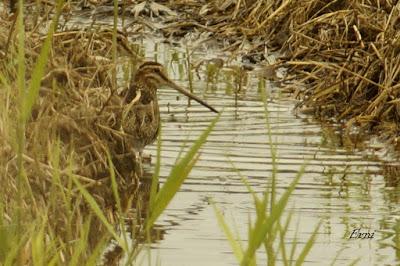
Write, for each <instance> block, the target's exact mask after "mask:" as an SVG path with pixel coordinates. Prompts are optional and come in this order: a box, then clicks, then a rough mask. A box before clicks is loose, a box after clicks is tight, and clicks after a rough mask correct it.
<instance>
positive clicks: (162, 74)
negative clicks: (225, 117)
mask: <svg viewBox="0 0 400 266" xmlns="http://www.w3.org/2000/svg"><path fill="white" fill-rule="evenodd" d="M134 82H135V83H141V84H143V85H144V86H145V87H146V88H147V89H154V90H158V89H159V88H160V87H163V86H167V87H170V88H173V89H175V90H177V91H179V92H180V93H182V94H184V95H186V96H187V97H189V98H191V99H193V100H195V101H197V102H198V103H200V104H202V105H204V106H205V107H207V108H208V109H210V110H211V111H213V112H215V113H218V111H217V110H216V109H215V108H213V107H212V106H210V105H209V104H208V103H206V102H205V101H203V100H202V99H200V98H199V97H198V96H196V95H194V94H192V93H191V92H189V91H188V90H185V89H183V88H181V87H180V86H179V85H177V84H176V83H175V82H173V81H172V80H170V79H169V78H168V75H167V72H166V70H165V68H164V66H163V65H161V64H159V63H156V62H150V61H149V62H144V63H142V64H141V65H140V66H139V68H138V70H137V71H136V75H135V79H134Z"/></svg>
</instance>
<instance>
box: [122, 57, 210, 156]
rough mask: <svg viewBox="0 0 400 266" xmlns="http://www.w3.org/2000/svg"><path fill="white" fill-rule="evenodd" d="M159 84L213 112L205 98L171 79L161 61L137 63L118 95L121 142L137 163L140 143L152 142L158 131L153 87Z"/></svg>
mask: <svg viewBox="0 0 400 266" xmlns="http://www.w3.org/2000/svg"><path fill="white" fill-rule="evenodd" d="M162 86H168V87H171V88H174V89H176V90H178V91H179V92H181V93H183V94H185V95H186V96H188V97H189V98H192V99H194V100H196V101H197V102H199V103H201V104H202V105H204V106H206V107H208V108H209V109H210V110H212V111H214V112H217V111H216V110H215V109H214V108H213V107H211V106H210V105H208V104H207V103H206V102H204V101H203V100H201V99H200V98H198V97H197V96H195V95H193V94H191V93H190V92H188V91H186V90H184V89H182V88H181V87H179V86H178V85H176V84H175V83H174V82H173V81H171V80H170V79H169V78H168V77H167V74H166V72H165V70H164V67H163V66H162V65H161V64H159V63H156V62H145V63H143V64H141V65H140V66H139V68H138V70H137V72H136V74H135V77H134V79H133V81H132V83H131V84H130V86H129V88H128V90H127V91H126V92H125V93H124V94H123V95H122V97H123V101H122V102H123V105H124V106H125V108H124V111H123V114H122V117H121V123H120V125H121V129H122V130H123V131H124V133H125V136H126V137H125V145H124V146H126V147H127V148H129V149H132V150H133V151H134V153H135V157H136V160H138V161H139V164H140V163H141V162H140V161H141V156H140V154H141V153H142V151H143V149H144V147H145V146H147V145H149V144H151V143H153V142H154V141H155V140H156V138H157V135H158V132H159V128H160V110H159V105H158V100H157V90H158V89H159V88H160V87H162Z"/></svg>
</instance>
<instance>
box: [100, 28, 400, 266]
mask: <svg viewBox="0 0 400 266" xmlns="http://www.w3.org/2000/svg"><path fill="white" fill-rule="evenodd" d="M138 39H139V41H137V43H139V44H141V45H142V47H143V49H144V53H145V55H146V56H147V57H148V58H151V60H154V59H157V61H158V62H160V63H163V64H164V65H165V66H168V71H169V75H170V76H171V77H174V79H175V81H176V82H178V83H180V85H183V86H186V87H187V86H188V85H189V84H190V83H191V84H192V85H193V89H194V92H195V93H196V94H198V95H202V96H203V97H204V98H205V99H206V100H207V102H208V103H210V104H211V105H212V106H214V107H216V108H217V109H218V110H221V111H222V110H223V114H222V117H221V119H220V121H219V123H218V124H217V127H216V129H215V130H214V131H213V133H212V134H211V135H210V136H209V138H208V142H207V144H206V145H205V147H204V148H203V149H202V153H201V157H200V160H199V161H198V162H197V164H196V167H195V168H194V169H193V171H192V172H191V174H190V176H189V178H188V179H187V180H186V181H185V183H184V185H183V186H182V188H181V190H180V192H179V193H178V194H177V195H176V197H175V198H174V200H173V201H172V203H171V205H170V206H169V207H168V209H167V211H166V212H165V213H164V214H163V216H162V217H161V218H160V219H159V221H158V222H157V225H156V227H155V229H154V234H152V235H155V236H156V237H154V239H153V243H152V244H151V256H152V260H151V261H152V264H157V261H161V264H162V265H174V266H175V265H204V264H206V263H209V264H210V265H237V262H236V260H235V257H234V255H233V254H232V251H231V249H230V247H229V244H228V242H227V240H226V237H225V236H224V234H223V233H222V230H221V229H220V228H219V227H218V224H217V220H216V217H215V214H214V211H213V209H212V206H211V205H210V204H209V199H210V198H212V199H213V201H215V202H216V203H217V205H218V207H219V208H220V209H222V211H223V213H224V215H225V217H226V219H227V221H228V222H230V224H231V225H233V226H234V228H235V230H236V231H237V233H238V234H239V235H240V238H241V239H242V240H243V241H246V240H247V225H248V221H249V218H250V217H253V218H254V215H255V210H254V205H253V201H252V198H251V196H250V195H249V193H248V191H247V189H246V187H245V186H244V185H243V182H242V179H241V178H242V177H245V178H247V180H248V182H249V184H250V185H251V186H252V187H253V189H254V190H255V191H257V192H260V193H262V192H263V191H265V188H266V186H268V184H269V180H270V178H271V175H272V169H273V166H272V165H271V161H272V159H271V158H272V155H271V151H270V147H271V146H270V143H269V141H268V134H271V137H272V140H273V144H274V145H275V146H276V147H277V155H278V160H277V168H278V175H277V188H278V193H279V194H282V193H283V192H284V191H285V190H286V189H287V187H288V185H289V184H290V183H291V181H292V180H293V179H294V177H295V175H296V173H297V172H298V170H299V169H300V167H301V166H302V165H306V166H307V167H306V171H305V173H304V174H303V176H302V178H301V180H300V184H299V185H298V186H297V188H296V190H295V191H294V193H293V195H292V197H291V199H290V202H289V205H288V208H287V210H286V215H288V214H289V212H293V218H292V223H291V225H290V227H289V230H288V232H287V237H286V240H287V243H285V244H287V245H288V246H291V245H292V243H294V242H298V248H297V249H296V251H294V253H295V256H294V257H295V258H296V257H297V255H298V253H299V252H300V250H301V249H302V246H304V244H305V242H306V241H307V240H308V239H309V237H310V235H311V233H312V232H313V230H314V229H315V227H316V225H317V224H318V223H319V222H320V221H322V226H321V228H320V230H319V233H318V238H317V241H316V243H315V245H314V247H313V248H312V250H311V253H310V254H309V255H308V257H307V265H308V264H313V265H327V264H328V265H330V264H331V262H332V261H334V260H335V259H336V264H339V265H342V264H346V265H347V264H350V263H352V262H355V261H357V262H358V264H359V265H370V264H375V265H383V264H395V263H398V262H399V258H400V253H399V252H398V251H396V250H397V249H396V248H395V246H397V247H399V246H400V244H399V243H400V240H399V239H397V238H396V237H395V236H396V234H395V233H396V230H400V225H399V220H398V218H399V201H400V191H399V187H398V181H399V172H400V170H399V167H398V166H396V164H393V163H389V164H387V163H382V162H381V161H380V160H379V159H378V158H379V156H382V152H381V147H380V146H379V145H375V144H371V143H367V142H365V141H364V140H363V137H362V136H361V137H359V136H358V135H354V136H352V135H350V136H344V135H343V129H342V128H341V127H340V126H332V125H324V124H322V125H321V123H318V122H316V121H315V120H313V119H312V118H310V117H309V116H307V115H305V114H302V113H301V112H295V111H293V108H294V106H295V104H296V102H295V101H294V100H292V99H290V98H289V97H286V96H285V95H282V94H281V93H280V90H279V88H276V87H274V86H273V85H272V83H271V82H269V81H265V80H264V79H263V78H259V77H260V76H266V73H264V72H263V71H262V70H261V71H258V70H257V69H256V70H254V71H246V70H244V69H242V68H238V67H237V66H236V65H237V64H235V62H234V61H232V62H224V64H221V62H220V61H215V60H214V58H226V55H224V54H218V53H217V52H215V51H214V50H211V51H210V50H208V51H207V50H206V51H204V50H196V51H194V53H193V54H192V58H191V59H190V61H191V62H192V64H193V66H194V67H193V68H192V70H191V71H192V72H191V73H190V74H188V71H187V58H186V53H185V52H186V50H185V49H182V48H171V46H168V45H165V44H163V43H161V42H159V43H154V41H153V40H144V41H142V40H143V36H140V37H138ZM133 41H135V42H136V40H133ZM199 62H201V63H199ZM188 80H191V82H189V81H188ZM264 89H265V90H266V93H267V96H268V105H267V109H268V121H269V124H270V127H271V132H268V131H267V127H266V121H267V119H266V117H265V115H264V106H263V103H262V102H261V101H260V91H261V90H264ZM158 93H159V102H160V106H161V111H162V122H163V125H162V126H163V130H162V133H163V134H162V162H161V165H162V168H161V181H163V180H165V178H166V176H167V175H168V174H169V171H170V169H171V167H172V166H173V165H174V164H175V162H176V159H177V157H178V156H179V154H180V153H181V152H182V150H183V151H185V150H187V149H188V147H190V145H191V143H192V142H193V141H194V140H196V139H197V137H198V136H199V135H200V133H201V132H202V131H203V130H204V129H205V128H206V127H207V125H208V124H209V123H210V121H211V120H212V119H213V118H214V114H213V113H211V112H209V111H208V110H207V109H205V108H204V107H202V106H200V105H199V104H197V103H195V102H192V103H191V105H190V107H188V101H187V99H186V98H184V97H183V96H180V95H177V94H176V92H175V91H172V90H169V89H166V88H163V89H160V90H159V92H158ZM146 151H147V152H148V153H150V154H151V155H152V157H153V158H155V155H156V147H155V145H153V146H149V147H147V148H146ZM154 163H155V162H154V160H153V162H152V164H154ZM145 166H146V167H147V169H145V170H147V171H148V172H151V171H152V167H153V166H154V165H149V164H147V165H145ZM142 183H143V184H145V181H143V180H142ZM142 203H143V204H144V205H146V194H144V195H143V201H142ZM135 213H139V214H140V213H141V211H136V212H135ZM139 216H143V215H139ZM133 220H134V219H133ZM133 224H134V223H133ZM396 226H397V227H396ZM132 228H133V229H132ZM135 228H138V227H135V226H132V227H131V229H132V232H131V236H132V239H133V242H134V243H139V242H140V241H138V240H143V239H140V238H141V237H140V234H137V232H136V231H135ZM396 228H397V229H396ZM355 229H360V230H363V231H368V232H374V238H373V239H369V240H366V239H364V240H362V239H349V236H350V234H351V233H352V232H353V230H355ZM135 232H136V233H135ZM398 236H399V234H397V237H398ZM118 250H119V249H118V247H114V249H113V248H112V247H111V248H110V251H109V254H110V255H109V258H108V259H109V265H111V264H112V261H118V259H119V257H118V256H119V252H120V251H119V252H118ZM144 253H146V252H144ZM264 253H265V252H264V251H263V250H261V251H260V253H259V254H258V255H257V257H258V261H259V262H260V264H261V265H262V264H263V263H265V261H266V258H265V255H264ZM143 256H148V254H147V253H146V254H143ZM278 257H279V256H278ZM145 261H146V260H145ZM145 264H147V263H145Z"/></svg>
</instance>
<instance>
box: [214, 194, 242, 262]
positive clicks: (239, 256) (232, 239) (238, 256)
mask: <svg viewBox="0 0 400 266" xmlns="http://www.w3.org/2000/svg"><path fill="white" fill-rule="evenodd" d="M211 204H212V206H213V208H214V211H215V215H216V216H217V221H218V224H219V226H220V227H221V228H222V230H223V231H224V233H225V236H226V238H227V239H228V242H229V244H230V245H231V248H232V251H233V254H235V257H236V259H237V261H238V262H240V261H242V259H243V250H242V247H241V245H240V243H238V241H237V240H236V239H235V237H234V235H233V233H232V231H231V229H230V228H229V226H228V224H227V223H226V221H225V218H224V216H223V215H222V213H221V211H220V210H219V209H218V208H217V206H216V205H215V203H214V202H213V201H211Z"/></svg>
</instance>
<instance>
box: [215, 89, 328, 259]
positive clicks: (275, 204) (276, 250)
mask: <svg viewBox="0 0 400 266" xmlns="http://www.w3.org/2000/svg"><path fill="white" fill-rule="evenodd" d="M261 94H262V98H263V101H264V106H265V118H266V128H267V130H268V135H267V136H266V137H267V139H268V142H269V143H270V149H271V155H272V162H271V163H272V165H273V167H272V169H273V170H272V173H271V177H270V179H269V185H267V186H266V189H265V191H264V193H262V195H261V196H259V195H257V193H256V192H254V190H253V189H252V187H251V186H250V185H249V184H248V182H247V179H246V178H245V177H242V180H243V183H244V185H245V186H246V187H247V189H248V191H249V195H250V196H251V197H252V198H253V200H254V208H255V210H256V218H255V221H252V220H251V219H249V221H248V222H249V225H248V241H247V243H246V244H247V247H243V243H242V241H241V240H240V237H239V236H235V235H234V234H233V232H232V230H231V228H230V227H229V226H228V224H227V222H226V219H225V218H224V216H223V215H222V213H221V211H220V210H219V209H218V208H217V206H216V204H214V210H215V213H216V216H217V220H218V223H219V225H220V226H221V228H222V230H223V231H224V233H225V235H226V237H227V239H228V241H229V243H230V245H231V248H232V251H233V253H234V254H235V257H236V259H237V261H238V262H239V263H240V265H257V260H256V251H257V250H258V249H259V248H261V247H263V248H264V250H265V253H266V255H267V261H268V265H274V264H275V263H276V261H283V263H284V264H285V265H290V264H292V263H293V262H295V263H296V265H301V264H302V263H303V262H304V261H305V258H306V256H307V255H308V253H309V251H310V250H311V248H312V246H313V245H314V243H315V240H316V236H317V233H318V230H319V227H320V225H317V226H316V227H315V229H314V232H313V233H312V234H311V236H310V238H309V239H308V241H307V242H306V243H305V245H304V247H303V249H302V250H301V251H300V253H299V255H298V257H297V258H295V256H294V254H295V251H296V248H297V245H298V243H297V241H296V239H297V233H298V232H296V234H295V236H294V239H295V240H294V241H293V243H292V245H288V244H287V239H286V238H287V237H288V235H287V233H288V228H289V225H290V223H291V221H292V220H291V219H292V213H289V215H288V217H287V218H286V219H284V217H283V216H284V214H285V210H286V206H287V203H288V201H289V198H290V196H291V194H292V193H293V191H294V189H295V187H296V185H297V184H298V182H299V180H300V177H301V176H302V174H303V173H304V169H305V167H302V168H301V169H299V171H298V173H297V175H296V177H295V178H294V180H293V181H292V182H291V184H290V185H289V187H288V188H287V189H286V191H285V192H284V193H283V194H282V196H281V197H280V198H277V196H276V195H277V184H276V182H277V174H278V169H277V166H278V164H277V159H278V158H277V150H276V146H275V145H274V143H273V139H272V133H271V127H270V124H269V112H268V103H267V98H266V93H265V90H262V91H261ZM232 167H234V165H233V166H232ZM277 243H279V244H277ZM279 255H280V256H281V257H279Z"/></svg>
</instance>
